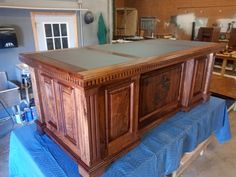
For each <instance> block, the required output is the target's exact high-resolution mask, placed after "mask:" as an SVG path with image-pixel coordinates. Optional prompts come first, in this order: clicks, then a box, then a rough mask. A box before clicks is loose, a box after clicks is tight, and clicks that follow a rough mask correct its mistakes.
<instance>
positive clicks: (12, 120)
mask: <svg viewBox="0 0 236 177" xmlns="http://www.w3.org/2000/svg"><path fill="white" fill-rule="evenodd" d="M0 104H1V105H2V107H3V109H4V110H5V111H6V113H7V114H8V116H9V117H8V118H5V119H0V124H2V123H3V122H5V121H8V120H9V119H11V122H12V124H11V128H10V130H9V131H8V132H6V133H5V134H3V135H2V136H0V138H2V137H3V136H5V135H6V134H8V133H9V132H11V131H12V129H13V128H14V118H13V117H12V115H11V114H10V113H9V111H8V110H7V108H6V106H5V105H4V104H3V102H2V101H1V100H0Z"/></svg>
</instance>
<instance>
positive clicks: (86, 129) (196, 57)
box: [20, 40, 224, 176]
mask: <svg viewBox="0 0 236 177" xmlns="http://www.w3.org/2000/svg"><path fill="white" fill-rule="evenodd" d="M223 48H224V45H221V44H215V43H204V42H190V41H170V40H149V41H142V42H134V43H128V44H115V45H104V46H93V47H87V48H83V49H69V50H62V51H52V52H42V53H32V54H22V55H21V56H20V59H21V61H23V62H25V63H26V64H28V65H29V66H30V67H31V74H32V82H33V87H34V94H35V99H36V103H37V106H38V111H39V114H40V115H41V116H40V119H39V120H38V122H37V123H38V125H39V127H41V129H42V130H43V131H45V132H46V133H47V134H48V135H49V136H51V137H52V138H53V139H54V140H55V141H56V142H58V143H59V144H60V145H61V146H62V147H64V148H65V149H66V150H67V152H68V153H69V154H70V155H71V156H72V157H74V159H76V161H77V162H78V165H79V170H80V173H81V174H82V175H83V176H99V175H100V174H101V173H102V172H103V170H104V169H105V167H106V166H107V165H109V164H110V163H111V162H112V161H114V160H115V159H117V158H118V157H120V156H121V155H122V154H124V153H126V152H127V151H129V150H130V149H131V148H133V147H134V146H135V145H136V144H137V143H139V141H140V136H141V135H142V134H143V133H144V132H146V131H147V130H149V129H150V128H152V127H153V126H155V125H157V124H158V123H160V122H161V121H163V120H164V119H166V118H168V117H169V116H170V115H172V114H174V113H175V112H177V111H180V110H185V111H187V110H189V109H190V108H191V107H193V106H194V105H196V104H198V103H200V102H202V101H206V100H207V99H208V98H209V82H210V77H211V72H212V68H213V63H214V53H215V52H217V51H219V50H222V49H223Z"/></svg>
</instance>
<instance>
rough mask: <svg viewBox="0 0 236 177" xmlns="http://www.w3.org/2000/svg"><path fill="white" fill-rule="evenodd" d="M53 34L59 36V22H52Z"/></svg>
mask: <svg viewBox="0 0 236 177" xmlns="http://www.w3.org/2000/svg"><path fill="white" fill-rule="evenodd" d="M53 33H54V36H60V30H59V24H53Z"/></svg>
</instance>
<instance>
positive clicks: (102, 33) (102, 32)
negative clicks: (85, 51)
mask: <svg viewBox="0 0 236 177" xmlns="http://www.w3.org/2000/svg"><path fill="white" fill-rule="evenodd" d="M97 36H98V41H99V44H106V43H107V29H106V25H105V22H104V19H103V16H102V14H100V16H99V19H98V33H97Z"/></svg>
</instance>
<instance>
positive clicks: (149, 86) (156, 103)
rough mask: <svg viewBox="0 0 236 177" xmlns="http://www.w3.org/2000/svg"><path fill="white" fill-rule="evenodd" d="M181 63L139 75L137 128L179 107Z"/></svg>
mask: <svg viewBox="0 0 236 177" xmlns="http://www.w3.org/2000/svg"><path fill="white" fill-rule="evenodd" d="M181 84H182V64H178V65H175V66H170V67H166V68H163V69H160V70H155V71H152V72H149V73H146V74H143V75H142V76H141V81H140V100H139V106H140V107H139V128H143V127H145V126H146V125H147V124H150V123H151V122H155V121H156V120H157V119H158V118H159V117H160V116H162V115H163V114H167V113H169V112H170V111H173V109H177V108H178V107H179V101H180V88H181Z"/></svg>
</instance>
